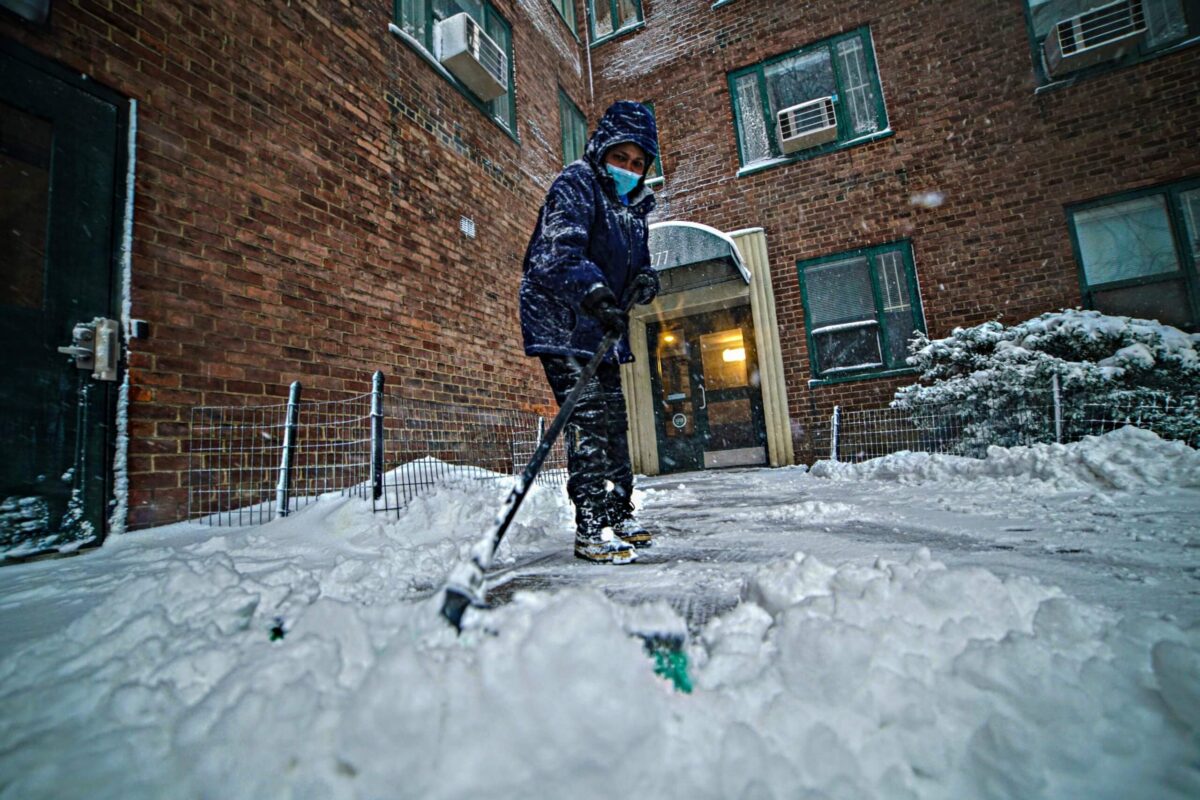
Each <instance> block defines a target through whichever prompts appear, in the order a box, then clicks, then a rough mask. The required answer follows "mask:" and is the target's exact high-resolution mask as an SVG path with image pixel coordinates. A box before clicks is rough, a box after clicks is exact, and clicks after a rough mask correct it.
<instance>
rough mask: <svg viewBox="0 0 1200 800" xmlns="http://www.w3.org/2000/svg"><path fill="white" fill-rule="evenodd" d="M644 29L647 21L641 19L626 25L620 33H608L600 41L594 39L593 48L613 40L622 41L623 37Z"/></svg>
mask: <svg viewBox="0 0 1200 800" xmlns="http://www.w3.org/2000/svg"><path fill="white" fill-rule="evenodd" d="M644 27H646V20H644V19H639V20H638V21H637V22H635V23H634V24H632V25H626V26H625V27H624V28H621V30H619V31H614V32H612V33H606V34H604V35H603V36H601V37H600V38H599V39H593V40H592V44H591V46H592V47H599V46H600V45H602V44H604V43H606V42H611V41H612V40H613V39H620V38H621V37H622V36H625V35H626V34H629V33H633V32H634V31H640V30H641V29H642V28H644Z"/></svg>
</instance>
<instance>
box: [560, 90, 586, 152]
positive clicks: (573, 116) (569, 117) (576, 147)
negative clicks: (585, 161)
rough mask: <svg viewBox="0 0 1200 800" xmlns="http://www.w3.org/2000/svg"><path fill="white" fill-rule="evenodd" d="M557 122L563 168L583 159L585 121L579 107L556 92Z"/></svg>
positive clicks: (561, 91)
mask: <svg viewBox="0 0 1200 800" xmlns="http://www.w3.org/2000/svg"><path fill="white" fill-rule="evenodd" d="M558 120H559V124H560V125H561V127H562V152H563V166H566V165H567V164H570V163H571V162H572V161H575V160H576V159H579V158H583V148H584V147H585V146H586V145H587V134H588V131H587V119H586V118H585V117H584V116H583V112H582V111H580V110H579V106H577V105H575V104H574V103H572V102H571V98H569V97H567V95H566V93H565V92H564V91H563V90H562V89H559V90H558Z"/></svg>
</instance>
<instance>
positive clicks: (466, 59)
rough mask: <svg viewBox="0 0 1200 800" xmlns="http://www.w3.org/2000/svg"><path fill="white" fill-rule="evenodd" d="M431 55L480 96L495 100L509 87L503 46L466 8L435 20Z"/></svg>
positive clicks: (480, 97)
mask: <svg viewBox="0 0 1200 800" xmlns="http://www.w3.org/2000/svg"><path fill="white" fill-rule="evenodd" d="M434 55H435V56H436V57H437V60H438V61H439V62H440V63H441V65H442V66H443V67H445V68H446V69H448V70H449V71H450V74H452V75H453V76H454V77H456V78H458V79H459V80H460V81H462V82H463V84H464V85H465V86H466V87H467V88H468V89H470V90H471V91H472V92H474V94H475V96H476V97H478V98H479V99H480V100H495V99H496V98H497V97H499V96H500V95H502V94H504V93H505V92H507V91H508V59H507V58H506V57H505V55H504V50H503V49H502V48H501V47H500V45H498V44H496V42H495V41H494V40H493V39H492V37H490V36H488V35H487V34H486V33H484V32H483V29H482V28H480V27H479V23H478V22H476V21H475V20H473V19H471V15H470V14H467V13H466V12H463V13H461V14H455V15H454V16H453V17H447V18H446V19H444V20H442V21H441V22H439V23H438V24H437V27H436V28H435V31H434Z"/></svg>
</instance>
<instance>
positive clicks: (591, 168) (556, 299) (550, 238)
mask: <svg viewBox="0 0 1200 800" xmlns="http://www.w3.org/2000/svg"><path fill="white" fill-rule="evenodd" d="M622 142H632V143H634V144H636V145H637V146H638V147H640V148H642V150H644V151H645V152H646V157H647V160H648V161H653V160H654V158H655V157H657V156H658V129H657V127H656V126H655V124H654V117H653V116H652V115H651V114H650V109H648V108H646V106H644V105H642V104H641V103H634V102H631V101H628V100H621V101H618V102H616V103H613V105H612V106H610V107H609V109H608V110H607V111H606V112H604V116H603V117H602V118H601V120H600V124H599V125H598V126H597V128H596V132H595V133H593V134H592V138H591V139H589V140H588V143H587V147H586V148H585V150H584V153H583V158H581V159H579V160H578V161H573V162H572V163H570V164H568V165H567V166H566V168H564V169H563V171H562V172H561V173H560V174H559V176H558V177H557V178H555V180H554V183H553V184H551V186H550V190H549V192H547V194H546V201H545V202H544V203H543V204H542V209H541V212H540V213H539V214H538V221H537V227H536V228H534V231H533V236H532V237H531V238H530V240H529V247H528V248H527V249H526V251H525V263H524V266H523V269H524V276H523V278H522V279H521V333H522V335H523V337H524V340H525V353H526V354H527V355H531V356H532V355H562V356H579V357H582V358H590V357H591V356H592V354H593V353H595V352H596V348H598V347H599V346H600V340H601V339H602V338H603V336H604V331H603V329H602V328H601V327H600V324H599V323H598V322H597V321H596V320H594V319H592V318H591V317H589V316H588V315H587V314H585V313H584V312H583V311H581V310H580V302H581V301H582V300H583V296H584V295H585V294H587V292H588V290H589V289H591V288H592V287H593V286H595V285H596V284H597V283H602V284H604V285H606V286H608V288H609V289H611V290H612V293H613V295H615V296H616V298H617V304H618V305H620V306H624V305H625V303H626V300H627V298H626V297H625V295H626V292H627V291H628V289H629V286H630V284H632V282H633V279H634V277H635V276H636V275H638V274H639V273H646V274H648V275H650V276H651V277H652V278H653V281H654V287H655V292H657V290H658V274H657V273H656V272H655V271H654V270H653V269H652V268H651V266H650V252H649V248H648V247H647V243H646V215H647V214H649V213H650V211H651V210H653V208H654V194H653V193H652V192H650V191H649V190H648V189H647V188H646V186H645V179H644V178H643V179H642V180H641V181H638V184H637V186H636V187H635V188H634V189H633V191H632V192H630V193H629V198H628V199H629V205H628V206H626V205H624V204H623V203H622V202H621V201H620V199H619V198H618V197H617V193H616V185H615V184H614V182H613V179H612V177H611V176H610V175H609V174H608V173H607V172H606V171H605V169H604V154H605V153H606V152H607V151H608V149H609V148H611V147H613V146H614V145H618V144H621V143H622ZM614 357H615V358H616V359H617V360H618V361H619V362H621V363H624V362H626V361H632V360H633V354H632V353H631V352H630V350H629V339H628V337H625V336H623V337H621V341H620V342H618V343H617V345H616V347H615V348H614V352H611V353H609V354H608V356H607V359H608V360H611V359H613V358H614Z"/></svg>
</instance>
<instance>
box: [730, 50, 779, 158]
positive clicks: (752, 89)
mask: <svg viewBox="0 0 1200 800" xmlns="http://www.w3.org/2000/svg"><path fill="white" fill-rule="evenodd" d="M734 86H735V89H736V91H737V112H738V134H739V136H740V138H741V142H742V162H743V163H745V164H751V163H753V162H755V161H762V160H764V159H767V158H770V157H771V143H770V140H769V139H768V138H767V126H766V123H764V122H763V113H762V97H761V95H760V94H759V92H758V75H757V74H755V73H753V72H751V73H750V74H748V75H743V76H742V77H740V78H738V79H737V82H736V83H735V85H734Z"/></svg>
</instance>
